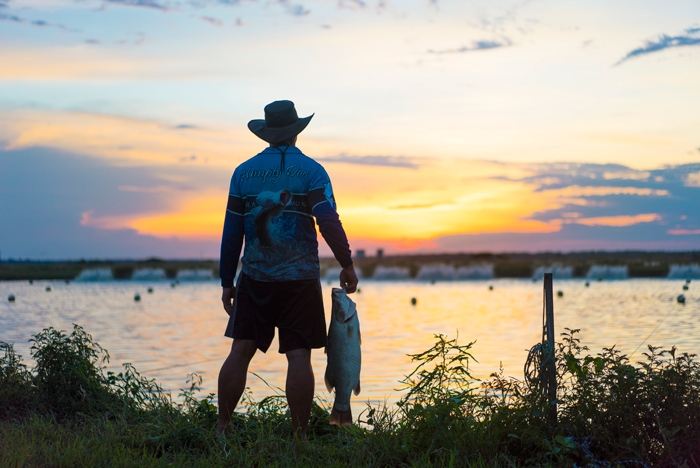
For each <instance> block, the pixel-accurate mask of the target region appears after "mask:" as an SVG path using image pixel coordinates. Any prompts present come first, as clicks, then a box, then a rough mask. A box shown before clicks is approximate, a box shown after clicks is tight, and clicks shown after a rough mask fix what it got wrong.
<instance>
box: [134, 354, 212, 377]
mask: <svg viewBox="0 0 700 468" xmlns="http://www.w3.org/2000/svg"><path fill="white" fill-rule="evenodd" d="M224 357H225V356H219V357H215V358H211V359H203V360H201V361H194V362H186V363H183V364H173V365H172V366H165V367H158V368H156V369H147V370H145V371H142V372H143V373H146V372H157V371H162V370H168V369H173V368H175V367H185V366H191V365H192V364H202V363H204V362H212V361H219V360H221V359H223V358H224Z"/></svg>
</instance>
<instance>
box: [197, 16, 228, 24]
mask: <svg viewBox="0 0 700 468" xmlns="http://www.w3.org/2000/svg"><path fill="white" fill-rule="evenodd" d="M192 17H193V18H198V19H201V20H202V21H206V22H207V23H209V24H212V25H214V26H218V27H223V26H224V22H223V21H221V20H220V19H218V18H214V17H213V16H197V15H192Z"/></svg>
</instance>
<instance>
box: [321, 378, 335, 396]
mask: <svg viewBox="0 0 700 468" xmlns="http://www.w3.org/2000/svg"><path fill="white" fill-rule="evenodd" d="M323 381H324V382H326V388H327V389H328V393H330V392H332V391H333V385H331V382H330V381H329V380H328V374H326V375H324V376H323Z"/></svg>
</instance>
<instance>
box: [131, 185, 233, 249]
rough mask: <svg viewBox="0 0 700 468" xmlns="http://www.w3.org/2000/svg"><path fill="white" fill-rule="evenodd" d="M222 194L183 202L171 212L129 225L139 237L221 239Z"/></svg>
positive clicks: (224, 198)
mask: <svg viewBox="0 0 700 468" xmlns="http://www.w3.org/2000/svg"><path fill="white" fill-rule="evenodd" d="M226 201H227V200H226V194H223V195H222V196H207V197H199V198H196V199H194V200H189V201H186V202H185V203H184V205H183V206H182V207H180V208H179V209H178V210H177V211H176V212H174V213H166V214H160V215H155V216H146V217H142V218H139V219H137V220H134V221H130V222H129V224H128V225H129V227H131V228H133V229H136V230H137V231H138V232H139V234H150V235H152V236H156V237H162V238H168V237H180V238H186V239H191V240H215V239H220V238H221V232H222V229H223V226H224V215H225V212H226Z"/></svg>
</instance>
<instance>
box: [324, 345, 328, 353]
mask: <svg viewBox="0 0 700 468" xmlns="http://www.w3.org/2000/svg"><path fill="white" fill-rule="evenodd" d="M323 354H328V346H324V347H323Z"/></svg>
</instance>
